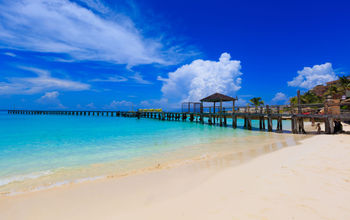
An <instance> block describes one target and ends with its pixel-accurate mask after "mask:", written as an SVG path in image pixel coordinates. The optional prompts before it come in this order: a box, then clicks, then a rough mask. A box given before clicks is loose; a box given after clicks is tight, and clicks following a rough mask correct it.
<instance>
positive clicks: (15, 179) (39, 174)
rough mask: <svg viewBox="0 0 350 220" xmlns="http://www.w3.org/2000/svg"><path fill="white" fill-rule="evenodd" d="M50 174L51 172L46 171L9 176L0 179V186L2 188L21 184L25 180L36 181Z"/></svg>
mask: <svg viewBox="0 0 350 220" xmlns="http://www.w3.org/2000/svg"><path fill="white" fill-rule="evenodd" d="M50 174H52V171H50V170H47V171H42V172H36V173H29V174H24V175H18V176H10V177H6V178H2V179H0V186H4V185H7V184H10V183H13V182H22V181H25V180H30V179H37V178H39V177H42V176H47V175H50Z"/></svg>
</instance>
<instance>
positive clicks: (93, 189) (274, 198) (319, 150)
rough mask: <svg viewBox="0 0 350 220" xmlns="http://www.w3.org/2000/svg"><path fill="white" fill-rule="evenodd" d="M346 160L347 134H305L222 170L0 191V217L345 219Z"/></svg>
mask: <svg viewBox="0 0 350 220" xmlns="http://www.w3.org/2000/svg"><path fill="white" fill-rule="evenodd" d="M349 158H350V136H349V135H318V136H311V137H310V138H307V139H305V140H303V141H301V144H299V145H297V146H292V147H287V148H282V149H280V150H277V151H274V152H271V153H268V154H264V155H261V156H259V157H256V158H254V159H252V160H249V161H247V162H244V163H242V164H240V165H237V166H231V167H227V168H225V169H219V170H216V169H210V163H209V162H208V163H197V164H192V165H184V166H181V167H177V168H172V169H162V170H158V171H152V172H147V173H143V174H137V175H133V176H128V177H125V178H119V179H115V178H111V179H107V180H96V181H92V182H85V183H81V184H73V185H69V186H64V187H58V188H55V189H50V190H44V191H39V192H31V193H27V194H22V195H17V196H10V197H0V219H8V220H10V219H29V220H30V219H36V220H37V219H53V220H55V219H308V220H309V219H350V160H349ZM221 162H222V161H216V163H219V165H220V163H221ZM217 165H218V164H217ZM223 166H224V165H223Z"/></svg>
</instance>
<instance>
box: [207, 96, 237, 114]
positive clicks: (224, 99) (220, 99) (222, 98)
mask: <svg viewBox="0 0 350 220" xmlns="http://www.w3.org/2000/svg"><path fill="white" fill-rule="evenodd" d="M236 100H237V98H233V97H230V96H227V95H223V94H221V93H214V94H212V95H210V96H208V97H205V98H203V99H201V100H200V101H201V107H202V109H201V112H203V108H204V106H203V103H204V102H211V103H214V108H213V110H214V111H213V113H215V108H216V103H220V108H219V112H220V113H221V112H222V103H223V102H232V111H234V108H235V102H236ZM209 112H211V107H209Z"/></svg>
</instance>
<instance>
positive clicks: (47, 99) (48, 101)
mask: <svg viewBox="0 0 350 220" xmlns="http://www.w3.org/2000/svg"><path fill="white" fill-rule="evenodd" d="M58 96H59V92H57V91H53V92H46V93H45V94H44V95H43V96H41V97H40V98H39V99H38V100H37V102H39V103H41V104H44V105H51V106H52V105H53V106H55V107H59V108H65V107H64V106H63V105H62V103H61V101H60V100H59V99H58Z"/></svg>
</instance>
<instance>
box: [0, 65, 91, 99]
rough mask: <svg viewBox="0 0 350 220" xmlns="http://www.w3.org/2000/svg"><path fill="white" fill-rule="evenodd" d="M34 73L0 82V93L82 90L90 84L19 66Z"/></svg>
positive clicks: (88, 87)
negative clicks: (34, 75)
mask: <svg viewBox="0 0 350 220" xmlns="http://www.w3.org/2000/svg"><path fill="white" fill-rule="evenodd" d="M21 68H22V69H24V70H26V71H30V72H33V73H35V74H36V75H37V76H36V77H12V78H7V81H6V82H0V95H4V94H27V95H28V94H36V93H40V92H43V91H47V90H65V91H82V90H88V89H90V85H88V84H85V83H81V82H77V81H72V80H67V79H59V78H55V77H52V76H51V74H50V72H48V71H47V70H42V69H37V68H32V67H21Z"/></svg>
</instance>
